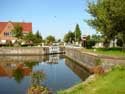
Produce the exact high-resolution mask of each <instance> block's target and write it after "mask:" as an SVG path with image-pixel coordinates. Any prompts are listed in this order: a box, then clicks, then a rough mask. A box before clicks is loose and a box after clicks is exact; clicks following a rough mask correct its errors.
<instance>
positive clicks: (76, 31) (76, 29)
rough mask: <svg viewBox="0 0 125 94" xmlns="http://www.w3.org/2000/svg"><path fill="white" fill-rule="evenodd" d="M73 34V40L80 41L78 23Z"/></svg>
mask: <svg viewBox="0 0 125 94" xmlns="http://www.w3.org/2000/svg"><path fill="white" fill-rule="evenodd" d="M74 35H75V41H76V42H80V41H81V30H80V28H79V25H78V24H77V25H76V27H75V31H74Z"/></svg>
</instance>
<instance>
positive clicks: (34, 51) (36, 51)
mask: <svg viewBox="0 0 125 94" xmlns="http://www.w3.org/2000/svg"><path fill="white" fill-rule="evenodd" d="M58 53H64V48H63V47H60V52H57V53H50V52H49V47H1V48H0V55H46V54H58Z"/></svg>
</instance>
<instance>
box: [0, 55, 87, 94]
mask: <svg viewBox="0 0 125 94" xmlns="http://www.w3.org/2000/svg"><path fill="white" fill-rule="evenodd" d="M33 73H36V74H38V75H41V74H44V79H43V80H42V81H37V82H36V83H38V84H39V85H43V86H46V87H48V88H49V89H51V90H52V91H53V92H56V91H57V90H60V89H66V88H69V87H71V86H73V85H74V84H76V83H79V82H80V81H84V80H85V79H86V78H87V77H88V76H89V73H88V72H86V71H85V69H84V68H83V67H81V66H80V65H78V64H77V63H75V62H73V61H71V60H69V59H67V58H65V57H64V56H63V55H48V56H0V94H27V90H28V88H30V87H32V85H33V81H34V79H35V78H33V76H32V75H33ZM39 73H40V74H39Z"/></svg>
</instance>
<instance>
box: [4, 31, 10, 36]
mask: <svg viewBox="0 0 125 94" xmlns="http://www.w3.org/2000/svg"><path fill="white" fill-rule="evenodd" d="M11 35H12V33H11V32H4V36H11Z"/></svg>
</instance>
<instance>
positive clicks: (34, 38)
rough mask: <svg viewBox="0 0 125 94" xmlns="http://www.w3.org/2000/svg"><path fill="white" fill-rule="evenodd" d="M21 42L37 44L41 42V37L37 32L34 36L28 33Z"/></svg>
mask: <svg viewBox="0 0 125 94" xmlns="http://www.w3.org/2000/svg"><path fill="white" fill-rule="evenodd" d="M23 40H25V42H26V43H34V44H38V43H41V42H42V36H41V34H40V33H39V31H37V32H36V33H35V34H33V33H32V32H30V33H28V34H27V35H25V36H24V37H23Z"/></svg>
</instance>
